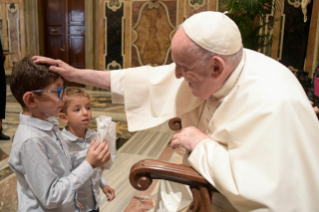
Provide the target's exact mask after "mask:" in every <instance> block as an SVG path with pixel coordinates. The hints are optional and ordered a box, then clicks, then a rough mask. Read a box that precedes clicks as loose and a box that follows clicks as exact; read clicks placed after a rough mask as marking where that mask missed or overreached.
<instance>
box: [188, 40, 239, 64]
mask: <svg viewBox="0 0 319 212" xmlns="http://www.w3.org/2000/svg"><path fill="white" fill-rule="evenodd" d="M188 55H191V56H192V57H195V58H197V59H198V60H199V62H200V63H201V64H203V63H206V62H207V60H208V59H210V58H212V57H213V56H219V57H221V58H222V59H223V60H224V61H225V63H226V64H228V65H234V64H236V63H238V62H239V60H240V59H241V58H242V55H243V47H241V48H240V50H239V51H238V52H237V53H235V54H232V55H220V54H216V53H214V52H210V51H207V50H206V49H204V48H202V47H200V46H199V45H197V44H196V43H195V42H194V41H192V40H190V44H189V48H188Z"/></svg>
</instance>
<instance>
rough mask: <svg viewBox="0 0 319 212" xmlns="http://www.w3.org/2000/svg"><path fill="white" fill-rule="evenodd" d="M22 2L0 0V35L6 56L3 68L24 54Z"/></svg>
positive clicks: (20, 0)
mask: <svg viewBox="0 0 319 212" xmlns="http://www.w3.org/2000/svg"><path fill="white" fill-rule="evenodd" d="M23 8H24V4H23V1H22V0H0V37H1V43H2V47H3V50H4V53H5V54H6V55H7V56H6V61H5V64H4V65H5V69H6V70H11V68H12V66H13V64H14V63H15V62H17V61H19V60H20V59H21V58H22V57H23V56H24V55H25V45H24V44H25V23H24V11H23Z"/></svg>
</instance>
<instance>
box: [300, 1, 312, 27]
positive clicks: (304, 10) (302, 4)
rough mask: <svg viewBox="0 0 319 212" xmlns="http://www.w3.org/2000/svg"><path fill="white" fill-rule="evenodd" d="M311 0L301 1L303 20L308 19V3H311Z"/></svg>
mask: <svg viewBox="0 0 319 212" xmlns="http://www.w3.org/2000/svg"><path fill="white" fill-rule="evenodd" d="M310 2H311V0H302V2H301V10H302V13H303V21H304V22H306V21H307V5H308V4H310Z"/></svg>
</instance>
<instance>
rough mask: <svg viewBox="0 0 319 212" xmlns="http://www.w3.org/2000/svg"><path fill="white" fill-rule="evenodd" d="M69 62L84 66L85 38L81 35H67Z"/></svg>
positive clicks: (75, 65)
mask: <svg viewBox="0 0 319 212" xmlns="http://www.w3.org/2000/svg"><path fill="white" fill-rule="evenodd" d="M69 62H70V65H71V66H74V67H77V68H85V39H84V37H83V36H70V37H69Z"/></svg>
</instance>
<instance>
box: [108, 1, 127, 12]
mask: <svg viewBox="0 0 319 212" xmlns="http://www.w3.org/2000/svg"><path fill="white" fill-rule="evenodd" d="M122 4H123V2H121V1H110V2H107V4H106V5H107V7H108V8H109V9H110V10H112V11H113V12H115V11H116V10H118V9H119V8H121V7H122Z"/></svg>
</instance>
